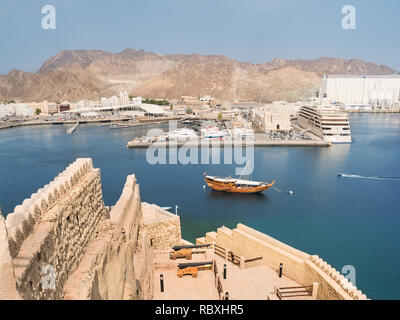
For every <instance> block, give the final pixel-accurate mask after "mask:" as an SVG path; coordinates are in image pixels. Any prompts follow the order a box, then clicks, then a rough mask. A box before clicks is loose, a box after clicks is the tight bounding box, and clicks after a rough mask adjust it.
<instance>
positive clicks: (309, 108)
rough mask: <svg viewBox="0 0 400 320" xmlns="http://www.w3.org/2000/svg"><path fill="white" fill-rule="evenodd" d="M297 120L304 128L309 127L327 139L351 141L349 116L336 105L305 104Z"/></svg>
mask: <svg viewBox="0 0 400 320" xmlns="http://www.w3.org/2000/svg"><path fill="white" fill-rule="evenodd" d="M297 121H298V123H299V125H300V126H301V127H302V128H303V129H308V130H309V131H310V132H311V133H313V134H315V135H317V136H318V137H320V138H322V139H324V140H325V141H329V142H332V143H351V131H350V124H349V117H348V115H347V113H343V112H340V111H339V108H338V107H336V106H315V105H306V106H303V107H301V108H300V111H299V114H298V117H297Z"/></svg>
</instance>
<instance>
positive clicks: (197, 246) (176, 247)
mask: <svg viewBox="0 0 400 320" xmlns="http://www.w3.org/2000/svg"><path fill="white" fill-rule="evenodd" d="M209 246H211V244H196V245H188V246H174V247H172V249H173V250H174V251H178V250H181V249H196V248H206V247H209Z"/></svg>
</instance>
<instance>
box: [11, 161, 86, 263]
mask: <svg viewBox="0 0 400 320" xmlns="http://www.w3.org/2000/svg"><path fill="white" fill-rule="evenodd" d="M92 170H94V169H93V163H92V159H89V158H87V159H84V158H79V159H77V160H76V161H75V162H73V163H72V164H70V165H69V166H68V167H67V168H66V169H65V170H64V171H63V172H61V173H60V174H59V175H58V176H57V177H56V178H55V179H54V180H53V181H52V182H50V183H49V184H47V185H45V186H44V187H43V188H40V189H39V190H38V191H37V192H36V193H34V194H32V195H31V197H30V198H29V199H25V200H24V201H23V203H22V205H18V206H16V207H15V209H14V212H12V213H10V214H8V215H7V219H6V227H7V231H8V235H9V247H10V254H11V256H12V257H13V258H14V257H16V256H17V255H18V252H19V250H20V247H21V245H22V243H23V241H24V240H25V239H26V238H27V237H28V236H29V235H30V234H31V232H32V231H33V229H34V226H35V224H36V223H38V222H39V221H40V220H41V219H43V218H44V217H45V216H46V214H47V213H48V212H49V211H50V210H51V209H52V208H54V207H55V206H56V204H57V203H59V202H60V200H62V199H64V198H65V197H66V196H67V195H68V193H69V192H70V191H71V188H73V187H74V186H76V185H77V184H78V183H79V181H80V180H81V179H82V178H83V176H85V175H86V174H87V173H88V172H90V171H92Z"/></svg>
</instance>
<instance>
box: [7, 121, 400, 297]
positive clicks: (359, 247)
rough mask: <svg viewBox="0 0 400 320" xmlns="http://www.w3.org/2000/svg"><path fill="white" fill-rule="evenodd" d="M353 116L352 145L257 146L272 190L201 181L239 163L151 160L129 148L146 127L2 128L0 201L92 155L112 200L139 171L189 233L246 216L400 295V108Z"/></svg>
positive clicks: (260, 172)
mask: <svg viewBox="0 0 400 320" xmlns="http://www.w3.org/2000/svg"><path fill="white" fill-rule="evenodd" d="M350 123H351V130H352V137H353V141H354V142H353V143H352V144H351V145H334V146H333V147H259V148H255V159H254V161H255V162H254V165H255V170H254V173H253V175H252V179H254V180H268V181H270V180H275V181H276V185H275V186H276V189H271V190H268V191H267V192H265V193H264V194H258V195H240V194H239V195H238V194H226V193H219V192H216V191H211V190H210V189H208V188H206V189H204V188H203V186H204V184H205V183H204V181H203V174H204V173H205V172H207V174H210V175H220V176H230V175H234V174H235V168H236V167H237V166H236V165H235V164H231V165H225V164H220V165H211V164H209V165H201V164H198V165H195V164H193V165H190V164H189V165H182V164H165V165H151V164H149V163H148V162H147V161H146V149H127V148H126V144H127V142H128V141H130V140H131V139H132V138H134V137H135V136H143V135H145V134H146V133H147V130H148V129H149V128H145V127H141V128H124V129H117V130H110V129H109V128H108V127H106V126H101V125H96V124H90V125H85V124H82V125H80V126H79V128H77V130H76V131H75V133H73V134H67V126H62V125H57V126H54V125H53V126H51V125H48V126H32V127H19V128H12V129H5V130H0V204H1V206H2V211H3V214H4V215H6V214H7V213H8V212H11V211H13V209H14V207H15V206H16V205H18V204H21V203H22V201H23V200H24V199H25V198H28V197H30V195H31V194H32V193H34V192H36V190H37V189H39V188H41V187H42V186H43V185H45V184H48V183H49V182H50V181H51V180H53V179H54V177H55V176H56V175H58V174H59V173H60V172H61V171H62V170H64V169H65V167H66V166H68V165H69V164H70V163H71V162H73V161H74V160H75V159H76V158H78V157H91V158H92V159H93V163H94V166H95V167H96V168H100V169H101V177H102V185H103V194H104V199H105V202H106V205H113V204H114V203H115V202H116V201H117V200H118V198H119V196H120V194H121V191H122V188H123V185H124V182H125V179H126V176H127V175H129V174H132V173H134V174H136V177H137V180H138V183H139V184H140V190H141V197H142V201H146V202H149V203H155V204H157V205H160V206H163V207H173V208H174V207H175V205H178V206H179V209H178V214H179V215H180V217H181V224H182V231H183V237H184V238H185V239H187V240H189V241H194V240H195V238H196V237H200V236H204V234H205V233H206V232H208V231H212V230H215V229H216V228H217V227H220V226H222V225H225V226H227V227H230V228H234V227H235V225H236V224H237V223H239V222H240V223H243V224H246V225H248V226H250V227H253V228H255V229H257V230H259V231H261V232H264V233H266V234H269V235H270V236H272V237H274V238H276V239H278V240H280V241H282V242H284V243H286V244H289V245H291V246H293V247H295V248H297V249H300V250H303V251H305V252H307V253H310V254H317V255H319V256H320V257H322V258H323V259H324V260H326V261H327V262H328V263H329V264H331V265H332V266H333V267H335V268H336V269H337V270H339V271H341V270H342V268H343V267H344V266H347V265H351V266H354V268H355V270H356V285H357V287H358V288H359V289H360V290H362V291H363V292H364V293H366V294H367V296H368V297H369V298H371V299H400V290H399V289H398V288H399V287H400V275H399V274H398V270H400V254H399V248H400V210H399V208H400V197H399V196H398V193H399V189H400V181H399V180H398V179H396V178H397V177H399V178H400V115H397V114H392V115H375V114H352V115H350ZM165 129H167V125H165ZM338 172H341V173H346V176H341V177H340V176H338ZM360 177H361V178H360ZM368 177H372V179H368ZM373 177H390V178H392V179H373ZM393 178H394V179H393ZM290 190H292V191H293V194H289V191H290Z"/></svg>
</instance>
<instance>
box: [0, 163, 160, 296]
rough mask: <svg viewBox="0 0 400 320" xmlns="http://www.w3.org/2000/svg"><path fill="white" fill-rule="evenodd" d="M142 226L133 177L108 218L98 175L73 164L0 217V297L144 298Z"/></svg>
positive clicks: (148, 266) (147, 275)
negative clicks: (4, 217)
mask: <svg viewBox="0 0 400 320" xmlns="http://www.w3.org/2000/svg"><path fill="white" fill-rule="evenodd" d="M142 222H143V217H142V209H141V200H140V190H139V185H138V184H137V183H136V179H135V176H134V175H131V176H128V177H127V180H126V183H125V186H124V189H123V191H122V194H121V197H120V199H119V200H118V202H117V203H116V205H115V206H114V207H113V208H112V210H111V211H110V210H109V209H108V208H106V207H105V206H104V202H103V195H102V189H101V178H100V170H99V169H95V168H93V165H92V160H91V159H77V160H76V161H75V162H74V163H73V164H71V165H70V166H68V167H67V168H66V170H64V171H63V172H62V173H60V174H59V175H58V176H57V177H56V178H55V179H54V181H52V182H51V183H49V184H48V185H46V186H44V187H43V188H41V189H39V190H38V191H37V192H36V193H34V194H33V195H32V196H31V197H30V198H29V199H26V200H25V201H23V204H22V205H20V206H17V207H16V208H15V210H14V212H13V213H10V214H9V215H8V216H7V219H6V220H5V221H4V219H3V218H2V217H1V218H0V271H1V273H0V298H2V299H19V298H22V299H138V298H139V299H140V298H147V299H151V298H152V281H150V279H151V277H152V269H153V268H152V263H153V262H152V248H151V247H150V246H149V243H150V241H149V238H148V237H147V235H146V232H145V231H144V232H143V231H142V232H140V236H139V230H140V228H141V227H140V226H141V224H142ZM139 242H140V243H139ZM141 242H143V244H142V243H141ZM135 261H136V262H137V261H139V262H140V263H135ZM135 265H137V268H138V270H137V272H136V273H135ZM53 280H54V281H53Z"/></svg>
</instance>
